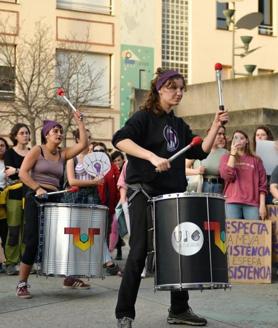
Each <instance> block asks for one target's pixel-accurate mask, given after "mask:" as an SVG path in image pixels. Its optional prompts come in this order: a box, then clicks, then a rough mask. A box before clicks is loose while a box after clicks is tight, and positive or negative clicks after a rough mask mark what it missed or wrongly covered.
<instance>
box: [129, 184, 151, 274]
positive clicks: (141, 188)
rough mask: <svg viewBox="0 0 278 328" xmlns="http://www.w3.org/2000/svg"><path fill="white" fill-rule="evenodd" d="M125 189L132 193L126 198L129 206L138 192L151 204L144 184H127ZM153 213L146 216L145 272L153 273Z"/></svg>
mask: <svg viewBox="0 0 278 328" xmlns="http://www.w3.org/2000/svg"><path fill="white" fill-rule="evenodd" d="M127 187H128V188H129V189H131V190H132V191H133V193H132V194H131V196H129V197H128V203H129V206H130V203H131V201H132V200H133V198H134V197H135V196H136V195H138V194H139V193H140V192H141V193H142V194H143V195H144V196H145V197H146V198H147V201H148V203H149V204H150V203H151V199H152V197H151V196H150V195H149V194H148V192H151V186H149V185H147V184H145V183H133V184H127ZM153 217H154V213H153V210H152V213H151V215H147V221H148V222H147V226H148V230H147V233H148V237H147V244H148V245H147V271H149V272H152V273H154V270H155V258H154V224H153V223H154V222H153Z"/></svg>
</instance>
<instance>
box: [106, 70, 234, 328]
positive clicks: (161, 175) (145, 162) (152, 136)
mask: <svg viewBox="0 0 278 328" xmlns="http://www.w3.org/2000/svg"><path fill="white" fill-rule="evenodd" d="M184 90H185V80H184V78H183V76H182V75H181V74H180V73H179V72H177V71H173V70H162V69H160V68H159V69H157V72H156V77H155V78H154V79H153V80H152V82H151V90H150V92H149V94H148V96H147V99H146V101H145V103H144V105H143V106H142V108H141V110H139V111H137V112H135V113H134V115H133V116H132V117H131V118H130V119H129V120H128V121H127V122H126V124H125V126H124V127H123V128H121V129H120V130H119V131H118V132H116V134H115V135H114V137H113V141H112V142H113V145H114V146H115V147H116V148H118V149H120V150H121V151H123V152H125V153H126V154H127V158H128V164H127V171H126V183H127V186H128V191H127V197H128V198H129V199H131V197H132V195H133V198H132V201H131V202H130V206H129V214H130V228H131V233H130V241H129V244H130V252H129V255H128V258H127V261H126V266H125V269H124V275H123V279H122V283H121V286H120V289H119V293H118V302H117V306H116V318H117V319H118V327H119V328H130V327H132V321H133V320H134V318H135V302H136V298H137V293H138V290H139V286H140V281H141V273H142V271H143V268H144V265H145V259H146V255H147V222H148V214H147V206H148V197H147V196H146V195H149V196H151V197H153V196H157V195H161V194H166V193H167V194H168V193H177V192H178V193H179V192H184V191H185V189H186V177H185V174H184V172H185V157H187V158H191V159H193V158H194V159H195V158H196V159H204V158H206V157H207V155H208V153H209V152H210V149H211V147H212V144H213V142H214V139H215V137H216V134H217V132H218V129H219V128H220V126H221V124H222V122H223V121H227V120H228V115H227V113H226V112H219V113H217V114H216V116H215V118H214V120H213V122H212V125H211V128H210V131H209V133H208V135H207V137H206V139H205V140H204V141H203V143H202V145H199V146H196V147H193V148H191V149H190V150H189V151H188V152H186V153H185V154H184V155H183V156H180V157H178V158H177V159H176V160H175V161H173V162H172V163H171V164H170V162H169V160H168V158H169V157H171V156H172V155H173V154H175V153H176V152H178V151H179V150H181V149H182V148H184V147H185V146H186V145H188V144H190V142H191V141H192V139H193V137H194V135H193V133H192V131H191V130H190V128H189V126H188V125H187V124H186V123H185V122H184V120H183V119H182V118H179V117H176V116H175V114H174V111H173V107H175V106H177V105H178V104H179V103H180V101H181V99H182V96H183V93H184ZM188 301H189V295H188V292H187V290H182V291H180V290H176V291H174V290H173V291H171V307H170V309H169V314H168V318H167V321H168V323H170V324H177V323H179V324H188V325H194V326H205V325H206V324H207V320H206V319H205V318H202V317H199V316H198V315H196V314H195V313H194V312H193V311H192V310H191V308H190V307H189V304H188Z"/></svg>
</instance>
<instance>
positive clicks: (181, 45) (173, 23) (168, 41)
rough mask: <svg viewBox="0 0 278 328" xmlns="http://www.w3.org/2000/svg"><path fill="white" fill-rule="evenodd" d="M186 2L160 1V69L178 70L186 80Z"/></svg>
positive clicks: (180, 0) (178, 0) (177, 0)
mask: <svg viewBox="0 0 278 328" xmlns="http://www.w3.org/2000/svg"><path fill="white" fill-rule="evenodd" d="M173 13H174V14H173ZM187 25H188V1H187V0H162V67H163V68H167V69H178V70H179V71H180V73H181V74H183V75H184V76H185V78H186V79H187V73H188V70H187V66H188V55H187V54H188V44H187V42H181V40H186V41H187V38H188V34H187V32H185V31H187Z"/></svg>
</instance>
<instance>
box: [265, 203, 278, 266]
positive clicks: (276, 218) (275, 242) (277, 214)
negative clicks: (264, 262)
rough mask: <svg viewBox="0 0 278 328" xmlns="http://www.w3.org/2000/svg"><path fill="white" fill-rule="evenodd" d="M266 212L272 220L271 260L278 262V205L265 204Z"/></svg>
mask: <svg viewBox="0 0 278 328" xmlns="http://www.w3.org/2000/svg"><path fill="white" fill-rule="evenodd" d="M267 213H268V219H269V220H270V221H271V222H272V262H273V263H278V205H267Z"/></svg>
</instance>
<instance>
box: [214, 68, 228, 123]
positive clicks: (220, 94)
mask: <svg viewBox="0 0 278 328" xmlns="http://www.w3.org/2000/svg"><path fill="white" fill-rule="evenodd" d="M214 69H215V74H216V81H217V89H218V99H219V110H220V111H222V112H223V111H224V110H225V107H224V101H223V90H222V80H221V71H222V64H220V63H216V64H215V66H214ZM226 123H227V122H223V123H222V124H226Z"/></svg>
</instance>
